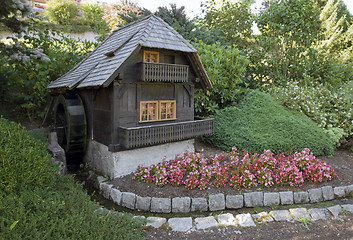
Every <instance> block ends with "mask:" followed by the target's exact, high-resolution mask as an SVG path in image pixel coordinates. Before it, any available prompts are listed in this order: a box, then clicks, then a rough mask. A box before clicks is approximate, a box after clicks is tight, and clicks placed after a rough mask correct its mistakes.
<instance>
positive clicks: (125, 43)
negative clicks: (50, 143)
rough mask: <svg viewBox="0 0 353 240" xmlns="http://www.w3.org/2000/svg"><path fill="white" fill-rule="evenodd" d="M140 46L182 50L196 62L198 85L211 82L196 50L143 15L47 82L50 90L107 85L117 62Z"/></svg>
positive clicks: (160, 22) (153, 18) (165, 26)
mask: <svg viewBox="0 0 353 240" xmlns="http://www.w3.org/2000/svg"><path fill="white" fill-rule="evenodd" d="M140 47H148V48H159V49H168V50H174V51H181V52H184V53H185V54H186V55H187V56H188V58H189V59H192V60H193V61H197V62H196V63H195V64H196V66H197V69H196V71H198V75H200V76H201V85H202V86H203V87H204V88H210V87H211V86H212V85H211V83H210V81H209V79H208V77H207V74H206V72H205V70H204V68H203V66H202V63H201V61H200V59H199V57H198V55H197V50H196V49H195V48H194V47H193V46H192V45H191V44H190V43H189V42H188V41H186V40H185V39H184V38H183V37H182V36H181V35H180V34H179V33H178V32H176V31H175V30H174V29H173V28H172V27H170V26H169V25H168V24H167V23H166V22H164V21H163V20H162V19H161V18H159V17H156V16H154V15H150V16H147V17H145V18H142V19H140V20H138V21H136V22H133V23H130V24H127V25H125V26H124V27H121V28H119V29H117V30H115V31H113V32H112V33H111V34H110V35H109V37H107V38H106V39H105V40H104V41H103V42H102V43H101V44H100V45H98V47H97V48H96V49H95V50H94V51H93V52H91V53H90V54H89V55H88V56H87V57H86V58H85V59H83V60H82V61H81V62H80V63H78V64H77V65H76V66H75V67H74V68H73V69H71V70H70V71H69V72H67V73H66V74H64V75H63V76H61V77H60V78H58V79H57V80H55V81H53V82H52V83H50V84H49V85H48V88H50V89H58V88H64V89H73V88H76V87H77V88H87V87H99V86H107V85H109V84H110V83H111V82H112V81H113V80H114V78H115V77H116V75H117V72H118V70H119V68H120V67H121V65H122V64H123V63H124V62H125V61H126V60H127V59H128V58H129V57H130V56H131V54H132V53H133V52H134V51H135V50H136V49H138V48H140Z"/></svg>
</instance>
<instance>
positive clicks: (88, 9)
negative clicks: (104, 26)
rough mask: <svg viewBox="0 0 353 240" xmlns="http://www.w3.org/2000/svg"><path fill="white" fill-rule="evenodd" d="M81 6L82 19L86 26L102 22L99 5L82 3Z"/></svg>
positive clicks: (101, 8)
mask: <svg viewBox="0 0 353 240" xmlns="http://www.w3.org/2000/svg"><path fill="white" fill-rule="evenodd" d="M81 6H82V12H83V18H84V20H85V21H86V22H87V23H88V24H90V25H95V24H96V23H99V22H100V21H102V18H103V16H104V11H103V7H102V5H101V4H98V3H89V2H87V3H83V4H82V5H81Z"/></svg>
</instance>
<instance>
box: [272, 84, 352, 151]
mask: <svg viewBox="0 0 353 240" xmlns="http://www.w3.org/2000/svg"><path fill="white" fill-rule="evenodd" d="M351 86H352V82H351V83H350V84H347V85H345V86H344V87H341V88H338V89H337V90H336V91H335V90H330V89H329V88H328V87H325V86H324V85H323V84H310V85H303V84H302V85H300V84H299V83H298V82H293V83H288V84H287V85H285V86H272V87H271V88H269V89H268V92H269V93H270V94H271V96H272V97H273V98H274V99H276V100H277V101H278V102H279V103H280V104H282V105H283V106H286V107H288V108H289V109H291V110H292V111H295V112H296V111H299V112H302V113H304V114H305V115H307V116H308V117H309V118H311V119H312V120H313V121H314V122H316V123H317V124H318V126H319V127H320V128H324V129H326V131H328V132H329V134H330V135H331V136H332V137H333V138H334V139H335V141H336V144H338V143H339V140H340V139H342V138H344V137H347V136H349V137H351V136H352V135H353V126H352V121H353V107H352V98H351V97H350V96H352V94H353V89H352V87H351Z"/></svg>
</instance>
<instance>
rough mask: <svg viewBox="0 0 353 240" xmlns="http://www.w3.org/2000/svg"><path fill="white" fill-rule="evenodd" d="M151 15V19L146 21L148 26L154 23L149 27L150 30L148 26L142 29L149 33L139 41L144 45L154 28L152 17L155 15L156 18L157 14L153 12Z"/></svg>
mask: <svg viewBox="0 0 353 240" xmlns="http://www.w3.org/2000/svg"><path fill="white" fill-rule="evenodd" d="M149 17H150V21H148V22H147V23H146V26H148V25H152V26H151V29H149V30H148V31H147V28H146V27H145V28H143V30H142V31H143V33H146V32H147V35H146V36H143V37H141V39H140V42H139V44H140V45H143V43H145V42H146V40H147V39H148V37H149V36H150V35H151V33H152V30H153V28H154V24H153V23H152V22H151V19H152V18H153V17H154V18H155V19H156V18H157V16H155V15H154V14H151V15H150V16H149ZM143 33H142V34H143ZM142 38H144V39H142Z"/></svg>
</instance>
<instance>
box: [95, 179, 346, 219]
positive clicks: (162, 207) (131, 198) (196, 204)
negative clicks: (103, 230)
mask: <svg viewBox="0 0 353 240" xmlns="http://www.w3.org/2000/svg"><path fill="white" fill-rule="evenodd" d="M97 183H98V184H97V186H98V188H99V193H100V194H101V195H102V196H103V197H105V198H106V199H110V200H113V202H114V203H115V204H117V205H119V206H123V207H126V208H129V209H132V210H140V211H150V212H153V213H188V212H194V211H202V212H206V211H222V210H225V209H240V208H243V207H263V206H276V205H289V204H303V203H317V202H323V201H330V200H334V199H339V198H344V197H346V196H349V195H351V194H352V193H353V185H349V186H342V187H332V186H324V187H321V188H313V189H309V190H308V191H299V192H292V191H283V192H265V193H264V192H262V191H257V192H250V193H244V194H238V195H224V194H223V193H218V194H212V195H209V196H208V197H207V198H202V197H198V198H191V197H175V198H159V197H152V196H150V197H141V196H138V195H137V194H135V193H131V192H121V191H120V190H119V189H117V188H114V187H113V185H112V184H109V182H106V179H105V178H104V177H102V176H98V177H97Z"/></svg>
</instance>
